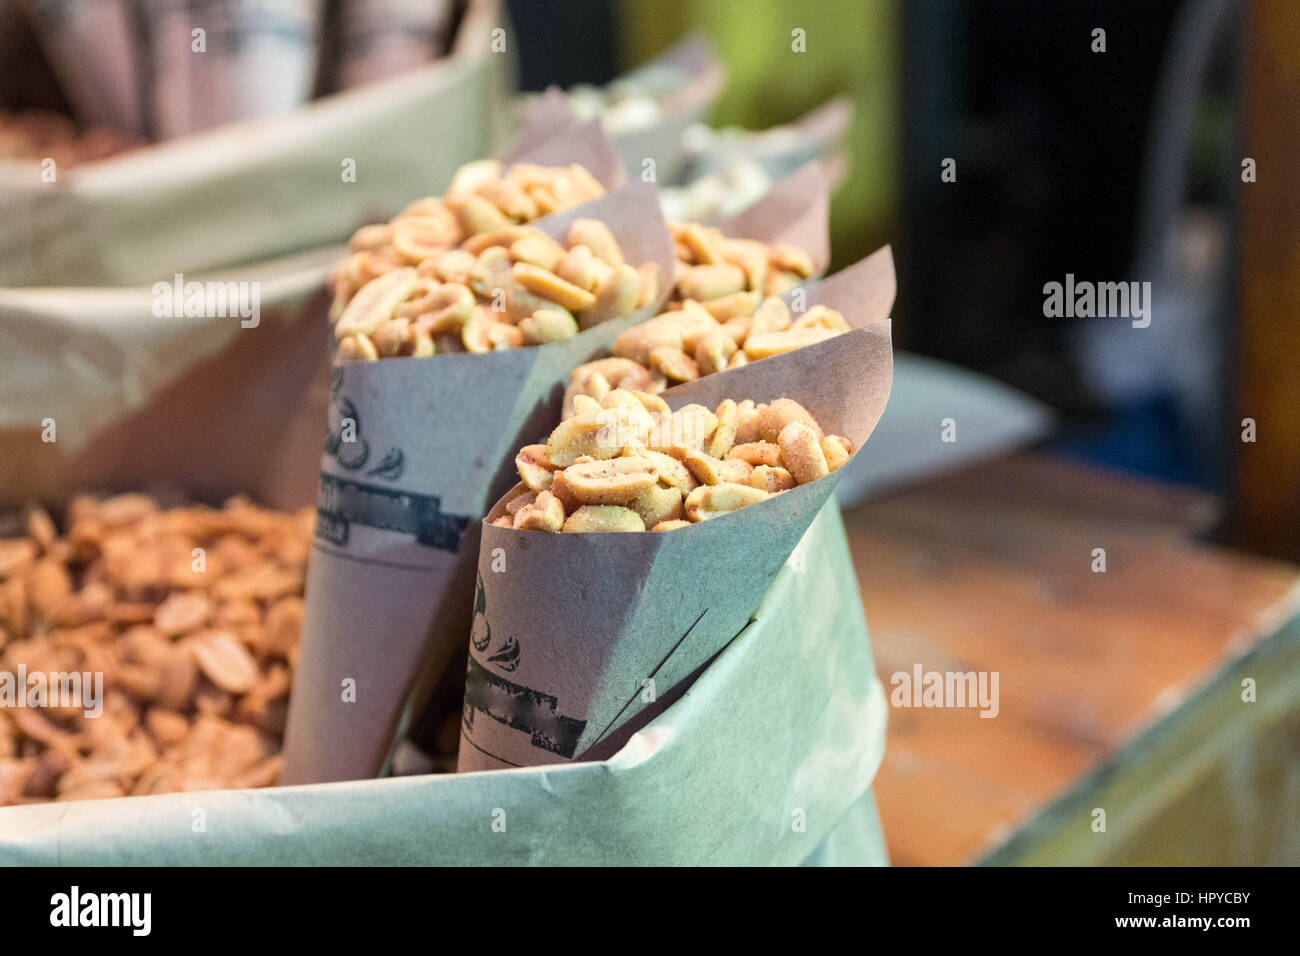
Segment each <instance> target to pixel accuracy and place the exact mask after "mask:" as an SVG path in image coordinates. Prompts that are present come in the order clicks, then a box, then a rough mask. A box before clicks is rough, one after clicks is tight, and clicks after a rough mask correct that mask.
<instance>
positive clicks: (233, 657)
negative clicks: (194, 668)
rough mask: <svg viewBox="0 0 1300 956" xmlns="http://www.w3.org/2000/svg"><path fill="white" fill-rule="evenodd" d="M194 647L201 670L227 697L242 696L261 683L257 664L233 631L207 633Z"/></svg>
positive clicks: (196, 641)
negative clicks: (229, 695) (232, 695)
mask: <svg viewBox="0 0 1300 956" xmlns="http://www.w3.org/2000/svg"><path fill="white" fill-rule="evenodd" d="M192 647H193V651H194V660H195V661H196V662H197V663H198V665H199V670H201V671H202V672H203V674H204V676H205V677H207V679H208V680H210V681H212V683H214V684H216V685H217V686H218V687H220V688H221V689H222V690H224V691H226V692H227V693H231V694H242V693H245V692H246V691H249V690H251V689H252V687H253V685H254V684H256V683H257V662H256V661H255V660H253V655H251V654H249V653H248V649H247V648H246V647H244V645H243V644H241V643H240V641H239V638H237V637H235V635H233V634H231V633H230V632H229V631H204V632H203V633H201V634H199V635H197V636H195V637H194V639H193V644H192Z"/></svg>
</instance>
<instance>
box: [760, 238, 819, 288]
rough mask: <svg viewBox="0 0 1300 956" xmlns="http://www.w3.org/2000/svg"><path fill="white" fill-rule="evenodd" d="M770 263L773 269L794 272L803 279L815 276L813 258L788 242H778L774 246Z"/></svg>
mask: <svg viewBox="0 0 1300 956" xmlns="http://www.w3.org/2000/svg"><path fill="white" fill-rule="evenodd" d="M769 261H770V262H771V263H772V268H774V269H778V270H781V271H784V272H793V273H795V274H796V275H798V276H799V277H800V278H803V279H807V278H808V277H809V276H811V275H812V274H813V263H812V258H811V257H809V255H808V253H806V252H804V251H803V250H802V249H800V248H799V247H798V246H792V245H790V244H789V243H788V242H778V243H776V244H775V245H773V246H772V247H771V251H770V256H769Z"/></svg>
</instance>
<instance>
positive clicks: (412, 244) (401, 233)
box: [392, 213, 460, 265]
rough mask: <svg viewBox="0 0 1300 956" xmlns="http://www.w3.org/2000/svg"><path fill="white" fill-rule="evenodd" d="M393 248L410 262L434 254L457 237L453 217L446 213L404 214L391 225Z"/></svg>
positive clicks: (417, 261) (430, 256)
mask: <svg viewBox="0 0 1300 956" xmlns="http://www.w3.org/2000/svg"><path fill="white" fill-rule="evenodd" d="M392 232H393V240H392V241H393V249H394V250H395V251H396V252H397V254H398V255H399V256H401V257H402V258H403V259H405V260H406V261H407V262H409V263H411V264H412V265H415V264H418V263H420V262H423V261H424V260H425V259H430V258H432V257H433V256H436V255H437V254H438V253H439V252H441V251H442V250H444V249H446V248H448V247H449V246H454V245H455V244H456V242H457V241H458V240H459V239H460V227H459V226H458V225H457V223H456V219H455V217H453V216H452V215H450V214H449V213H448V214H446V215H420V216H407V217H405V218H402V219H398V220H396V221H395V222H394V223H393V225H392Z"/></svg>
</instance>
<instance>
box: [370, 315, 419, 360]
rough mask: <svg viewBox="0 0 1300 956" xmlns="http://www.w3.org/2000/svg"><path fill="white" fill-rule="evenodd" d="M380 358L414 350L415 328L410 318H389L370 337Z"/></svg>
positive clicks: (406, 353) (392, 356)
mask: <svg viewBox="0 0 1300 956" xmlns="http://www.w3.org/2000/svg"><path fill="white" fill-rule="evenodd" d="M370 341H371V342H373V343H374V346H375V351H376V352H377V353H378V354H379V357H380V358H396V357H397V356H399V355H404V354H405V355H410V354H411V353H412V352H414V351H415V330H414V329H413V328H412V327H411V320H410V319H390V320H389V321H387V322H385V323H384V324H383V325H381V326H380V327H379V328H378V329H376V330H375V334H374V335H372V336H371V337H370Z"/></svg>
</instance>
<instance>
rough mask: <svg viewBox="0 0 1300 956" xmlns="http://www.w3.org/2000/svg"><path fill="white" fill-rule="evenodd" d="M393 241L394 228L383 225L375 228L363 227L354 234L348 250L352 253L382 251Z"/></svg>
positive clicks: (374, 226)
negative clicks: (381, 249)
mask: <svg viewBox="0 0 1300 956" xmlns="http://www.w3.org/2000/svg"><path fill="white" fill-rule="evenodd" d="M392 241H393V227H392V226H390V225H388V224H386V223H381V224H378V225H373V226H362V227H361V228H360V229H358V230H357V231H356V232H354V233H353V234H352V238H351V239H349V240H348V249H349V250H351V251H352V252H363V251H367V250H375V249H380V248H382V247H384V246H386V245H388V244H389V243H391V242H392Z"/></svg>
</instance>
